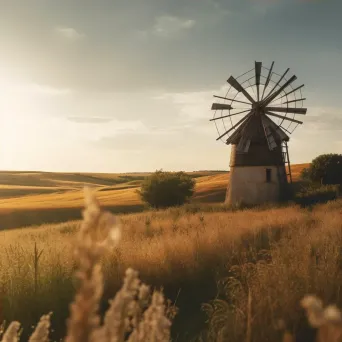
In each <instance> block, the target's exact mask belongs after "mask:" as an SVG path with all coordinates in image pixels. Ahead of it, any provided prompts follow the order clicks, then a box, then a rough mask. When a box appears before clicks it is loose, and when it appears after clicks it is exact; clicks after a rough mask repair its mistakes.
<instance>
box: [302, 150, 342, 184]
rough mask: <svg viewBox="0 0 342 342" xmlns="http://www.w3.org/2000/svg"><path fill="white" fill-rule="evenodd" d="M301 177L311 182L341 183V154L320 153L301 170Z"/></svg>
mask: <svg viewBox="0 0 342 342" xmlns="http://www.w3.org/2000/svg"><path fill="white" fill-rule="evenodd" d="M301 176H302V178H303V179H305V180H308V181H310V182H313V183H321V184H323V185H328V184H342V154H336V153H335V154H333V153H330V154H322V155H320V156H318V157H316V158H315V159H313V161H312V163H311V164H310V166H309V167H308V168H306V169H304V170H303V171H302V174H301Z"/></svg>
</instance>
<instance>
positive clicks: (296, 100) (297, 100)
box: [284, 97, 306, 104]
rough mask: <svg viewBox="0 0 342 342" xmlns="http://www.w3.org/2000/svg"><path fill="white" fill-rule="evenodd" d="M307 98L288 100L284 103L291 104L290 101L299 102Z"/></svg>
mask: <svg viewBox="0 0 342 342" xmlns="http://www.w3.org/2000/svg"><path fill="white" fill-rule="evenodd" d="M305 100H306V98H305V97H303V98H302V99H295V100H291V101H286V102H284V104H289V103H293V102H299V101H305Z"/></svg>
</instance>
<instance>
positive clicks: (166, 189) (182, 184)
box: [138, 170, 195, 208]
mask: <svg viewBox="0 0 342 342" xmlns="http://www.w3.org/2000/svg"><path fill="white" fill-rule="evenodd" d="M194 188H195V180H194V179H192V177H190V176H189V175H187V174H186V173H185V172H176V173H173V172H164V171H162V170H159V171H156V172H155V173H153V174H152V175H151V176H149V177H146V178H145V180H144V181H143V183H142V185H141V190H140V191H138V193H139V194H140V196H141V198H142V200H143V201H144V202H146V203H147V204H149V205H150V206H151V207H154V208H166V207H172V206H178V205H182V204H184V203H186V202H188V201H189V199H190V198H191V196H192V195H193V193H194Z"/></svg>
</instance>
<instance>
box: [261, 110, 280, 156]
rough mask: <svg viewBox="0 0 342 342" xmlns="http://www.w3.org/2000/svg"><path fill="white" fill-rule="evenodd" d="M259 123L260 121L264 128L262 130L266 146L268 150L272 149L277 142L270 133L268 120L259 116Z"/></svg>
mask: <svg viewBox="0 0 342 342" xmlns="http://www.w3.org/2000/svg"><path fill="white" fill-rule="evenodd" d="M261 123H262V127H263V128H264V132H265V137H266V140H267V144H268V148H269V149H270V151H272V150H274V149H275V148H276V147H277V143H276V141H275V139H274V136H273V134H272V131H271V128H270V125H269V122H267V121H266V120H265V116H264V115H263V116H261Z"/></svg>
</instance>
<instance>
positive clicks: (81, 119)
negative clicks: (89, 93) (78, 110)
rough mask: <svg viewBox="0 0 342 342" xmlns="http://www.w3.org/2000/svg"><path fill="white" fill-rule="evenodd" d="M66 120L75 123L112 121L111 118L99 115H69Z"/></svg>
mask: <svg viewBox="0 0 342 342" xmlns="http://www.w3.org/2000/svg"><path fill="white" fill-rule="evenodd" d="M68 121H71V122H77V123H93V124H96V123H108V122H111V121H113V119H112V118H101V117H85V116H70V117H68Z"/></svg>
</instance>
